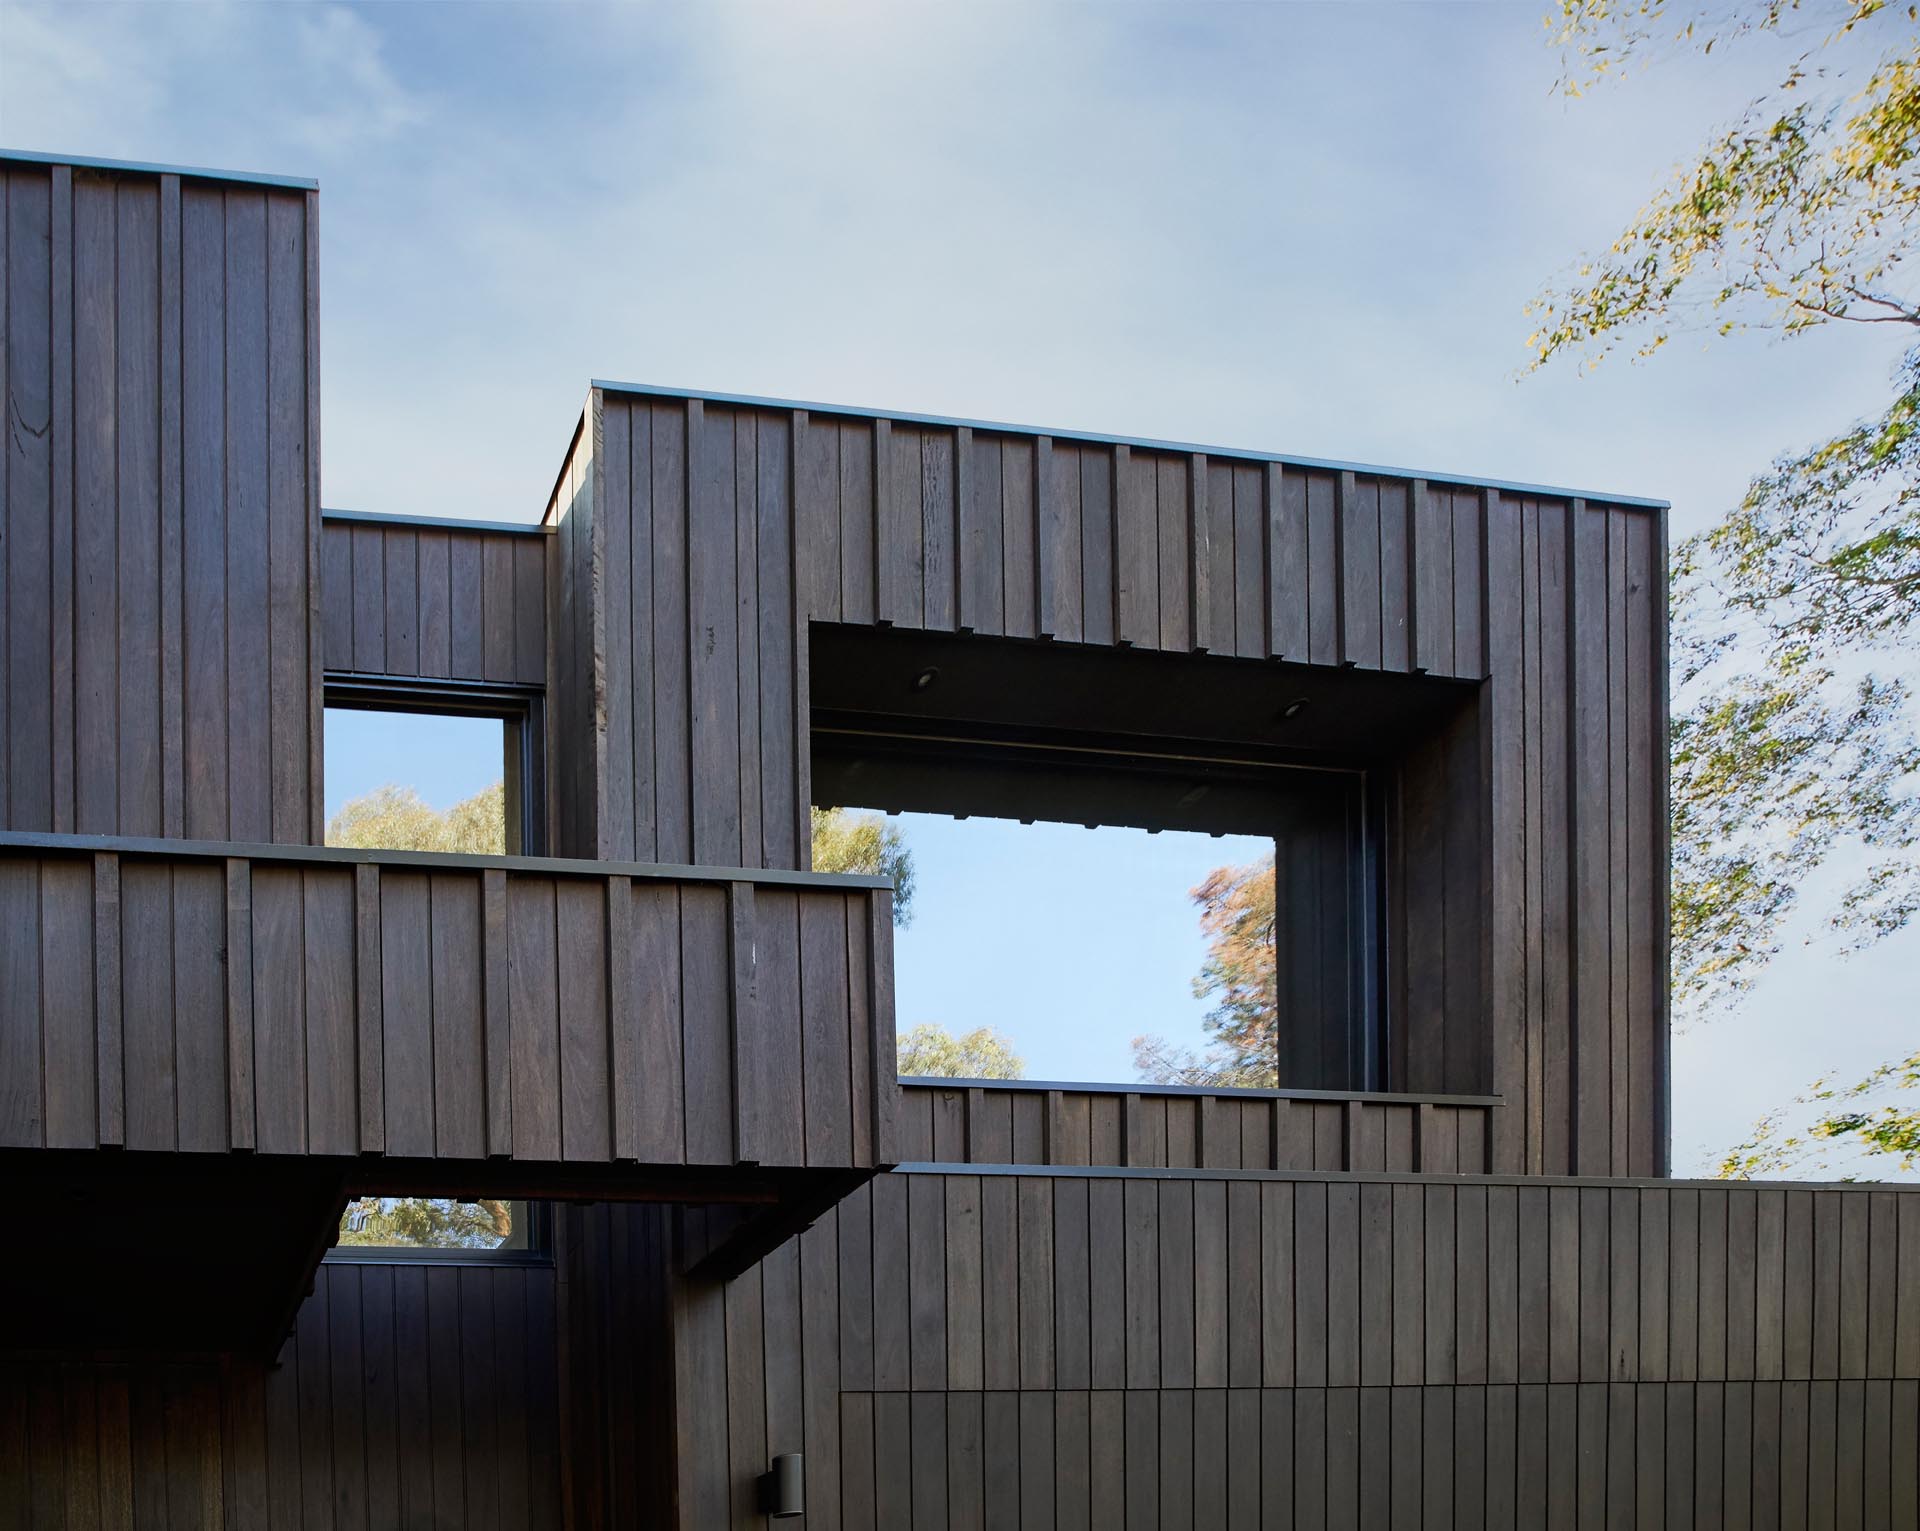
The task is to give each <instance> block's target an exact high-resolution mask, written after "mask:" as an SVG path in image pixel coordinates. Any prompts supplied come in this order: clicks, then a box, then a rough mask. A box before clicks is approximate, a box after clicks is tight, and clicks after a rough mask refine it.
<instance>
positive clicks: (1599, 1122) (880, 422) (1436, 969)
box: [548, 384, 1667, 1175]
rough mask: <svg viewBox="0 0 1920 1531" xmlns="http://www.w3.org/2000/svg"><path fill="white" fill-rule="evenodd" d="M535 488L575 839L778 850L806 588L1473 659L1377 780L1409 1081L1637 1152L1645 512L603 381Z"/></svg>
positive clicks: (1514, 1135) (1661, 1154) (1653, 1097)
mask: <svg viewBox="0 0 1920 1531" xmlns="http://www.w3.org/2000/svg"><path fill="white" fill-rule="evenodd" d="M548 519H549V522H550V523H552V524H554V525H556V527H557V528H558V531H559V544H560V546H559V548H557V549H556V556H555V558H554V559H553V565H554V583H555V629H556V631H555V639H554V645H553V647H554V651H555V653H556V655H557V656H561V657H559V658H557V659H556V665H555V670H556V678H557V680H558V681H559V682H560V692H561V698H560V708H561V710H562V715H563V717H564V718H565V719H566V721H565V722H564V723H562V724H560V725H559V726H558V727H557V728H556V738H562V739H566V740H569V741H588V740H590V741H591V743H590V746H586V747H573V748H569V749H565V750H563V751H562V757H563V762H564V763H563V764H562V766H561V769H562V770H563V771H569V772H572V773H574V775H573V776H572V777H570V779H569V780H568V781H567V782H566V783H565V785H564V786H563V787H562V788H561V790H562V792H563V793H564V794H565V797H564V799H563V800H564V801H568V802H570V803H572V804H573V805H575V806H573V807H571V808H569V809H568V810H567V811H568V813H569V815H570V816H571V817H572V819H573V822H572V823H571V824H570V825H569V826H568V827H567V830H566V833H565V838H564V839H563V843H562V848H563V849H564V850H567V851H571V852H572V853H574V854H581V855H598V856H603V857H620V858H634V859H639V860H660V861H671V862H680V861H690V862H696V863H710V864H724V865H745V866H762V865H765V866H783V867H793V866H799V865H803V864H804V862H805V859H806V856H807V853H808V847H807V834H806V832H805V826H806V822H807V814H806V810H807V807H808V804H809V799H810V793H809V785H808V769H809V761H808V757H809V747H808V743H807V715H806V705H807V702H806V699H807V695H808V680H807V665H808V659H807V647H808V645H807V624H808V622H809V621H810V620H820V621H831V622H842V623H853V624H863V623H887V624H891V625H894V626H898V627H903V628H918V629H925V630H935V631H955V630H964V631H972V632H975V633H980V634H983V635H1002V636H1012V637H1025V638H1053V639H1056V640H1058V641H1061V642H1073V643H1091V644H1106V645H1131V646H1134V647H1139V648H1143V649H1160V650H1165V651H1176V652H1197V651H1205V652H1207V653H1211V654H1216V655H1228V656H1234V657H1239V658H1243V659H1249V660H1267V659H1272V658H1281V659H1284V660H1287V661H1290V662H1296V663H1305V664H1314V665H1329V666H1348V667H1354V668H1360V669H1368V670H1376V671H1384V672H1394V671H1400V672H1410V671H1425V672H1426V673H1428V674H1430V675H1437V676H1445V677H1453V678H1458V679H1463V680H1468V681H1474V682H1478V683H1479V688H1480V689H1479V705H1478V706H1477V708H1475V709H1474V717H1473V718H1472V720H1471V722H1470V724H1468V725H1465V726H1464V727H1463V729H1462V730H1457V731H1456V733H1455V735H1453V736H1449V737H1448V738H1445V739H1442V740H1437V741H1435V742H1434V743H1433V745H1432V746H1431V748H1430V749H1429V750H1428V751H1427V752H1426V754H1427V755H1428V756H1429V757H1430V758H1428V759H1426V760H1424V761H1410V762H1409V763H1408V772H1407V780H1408V782H1409V783H1410V786H1409V788H1408V790H1407V791H1406V792H1404V793H1403V794H1402V796H1403V801H1402V802H1401V804H1400V805H1399V812H1400V814H1401V816H1402V823H1403V828H1404V831H1405V832H1404V835H1403V844H1404V852H1403V856H1404V862H1405V865H1404V876H1403V880H1402V881H1403V888H1404V889H1405V890H1407V891H1408V894H1409V897H1411V896H1412V895H1414V894H1416V893H1417V894H1418V895H1419V897H1420V899H1421V900H1422V901H1423V902H1422V905H1421V907H1420V910H1419V918H1418V920H1417V921H1413V922H1412V923H1410V925H1409V940H1408V942H1407V943H1406V947H1407V949H1406V950H1405V951H1404V952H1403V953H1400V954H1397V955H1396V961H1397V962H1399V963H1400V964H1401V966H1400V967H1399V969H1398V970H1397V971H1398V972H1399V973H1401V974H1402V975H1403V977H1402V981H1401V989H1400V992H1402V993H1403V994H1404V995H1405V996H1406V1003H1405V1004H1404V1005H1403V1007H1402V1008H1403V1012H1404V1015H1405V1019H1406V1022H1407V1025H1406V1028H1405V1046H1404V1049H1403V1058H1402V1065H1403V1067H1404V1069H1405V1087H1406V1088H1409V1089H1414V1090H1434V1091H1447V1090H1454V1091H1459V1090H1472V1089H1486V1088H1488V1087H1489V1086H1490V1087H1491V1089H1492V1091H1493V1092H1494V1093H1496V1094H1499V1095H1501V1096H1502V1097H1504V1098H1505V1100H1506V1101H1507V1103H1508V1104H1507V1107H1506V1108H1504V1109H1502V1110H1500V1111H1498V1112H1496V1113H1495V1118H1494V1120H1495V1125H1494V1163H1495V1167H1496V1168H1497V1169H1500V1170H1503V1171H1509V1172H1519V1171H1526V1172H1533V1173H1583V1174H1642V1175H1646V1174H1654V1173H1658V1172H1659V1171H1660V1170H1662V1169H1663V1168H1664V1166H1665V1163H1666V1136H1667V1133H1666V1116H1665V1113H1666V1101H1665V1088H1666V1087H1665V1067H1666V1064H1665V1036H1666V1015H1667V1012H1666V984H1665V970H1666V956H1665V953H1666V933H1665V922H1664V915H1663V913H1662V908H1663V903H1664V896H1665V885H1666V856H1667V849H1666V831H1665V771H1664V765H1663V762H1664V759H1665V740H1666V686H1665V681H1664V674H1665V665H1666V652H1665V622H1664V611H1665V582H1666V572H1665V571H1666V550H1665V520H1664V515H1663V513H1662V512H1661V511H1660V509H1659V508H1658V507H1649V506H1647V505H1644V504H1622V503H1611V504H1602V503H1599V502H1597V501H1583V500H1580V499H1577V498H1565V497H1555V496H1551V495H1546V494H1542V493H1540V492H1537V491H1521V490H1517V489H1511V488H1503V487H1499V486H1490V485H1485V484H1470V483H1460V482H1452V481H1448V482H1442V481H1439V480H1431V481H1430V480H1423V479H1419V478H1414V477H1408V476H1404V475H1399V474H1394V473H1389V472H1384V471H1374V470H1368V471H1355V470H1350V469H1341V468H1337V467H1330V466H1325V465H1318V464H1312V463H1292V462H1282V461H1276V460H1273V459H1271V458H1265V457H1253V456H1247V455H1233V454H1225V453H1218V452H1213V453H1206V452H1200V451H1195V450H1188V449H1175V448H1168V447H1163V446H1148V445H1145V444H1141V445H1132V444H1128V443H1124V442H1114V441H1110V440H1105V439H1087V438H1074V437H1068V436H1048V435H1043V434H1037V433H1034V432H1032V431H1028V430H1024V429H1020V428H1016V427H988V426H984V425H982V426H970V425H964V424H957V423H946V422H928V421H923V420H913V419H905V418H899V417H894V418H889V417H884V416H874V415H869V414H861V413H858V412H853V411H846V410H840V409H831V410H829V409H821V408H811V409H810V408H803V407H798V406H790V405H784V404H776V403H771V402H765V401H730V400H726V399H719V398H701V397H691V396H685V395H672V394H665V393H658V392H652V391H644V390H637V389H626V388H621V387H619V386H617V385H611V384H608V385H602V386H596V387H595V388H594V390H593V391H592V393H591V395H590V397H589V400H588V405H587V409H586V412H585V416H584V418H583V420H582V423H581V426H580V428H579V430H578V432H577V434H576V437H575V441H574V444H573V447H572V449H571V450H570V452H569V456H568V459H567V465H566V467H565V469H564V470H563V472H562V474H561V479H560V483H559V484H558V485H557V486H556V490H555V494H554V497H553V502H552V504H551V505H550V507H549V511H548ZM572 675H577V676H580V677H581V680H580V683H579V686H578V688H577V689H576V691H575V694H574V695H573V696H572V697H571V699H569V698H568V696H567V684H566V683H567V680H568V678H569V676H572ZM588 677H590V680H589V679H588ZM1416 788H1417V790H1416Z"/></svg>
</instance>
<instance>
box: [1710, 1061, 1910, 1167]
mask: <svg viewBox="0 0 1920 1531" xmlns="http://www.w3.org/2000/svg"><path fill="white" fill-rule="evenodd" d="M1914 1090H1920V1053H1914V1054H1912V1055H1911V1056H1909V1057H1905V1058H1898V1059H1895V1060H1894V1061H1893V1062H1891V1063H1883V1064H1881V1065H1880V1067H1878V1068H1876V1069H1875V1070H1873V1072H1872V1073H1870V1074H1868V1075H1867V1076H1866V1078H1864V1079H1861V1080H1857V1081H1855V1082H1854V1083H1853V1084H1850V1085H1841V1086H1836V1085H1834V1084H1833V1083H1832V1082H1831V1081H1830V1080H1826V1079H1817V1080H1815V1081H1814V1083H1813V1084H1812V1086H1811V1087H1810V1088H1809V1089H1808V1090H1807V1091H1806V1092H1805V1093H1804V1094H1802V1095H1800V1096H1798V1097H1797V1098H1796V1100H1795V1104H1796V1105H1799V1106H1812V1107H1814V1108H1816V1110H1815V1116H1814V1120H1813V1122H1812V1124H1811V1125H1809V1126H1807V1127H1804V1128H1801V1129H1798V1130H1795V1129H1794V1127H1793V1126H1792V1125H1791V1124H1792V1119H1793V1116H1794V1115H1795V1114H1797V1113H1793V1112H1790V1111H1789V1110H1788V1109H1786V1108H1782V1109H1781V1110H1778V1111H1773V1112H1770V1113H1769V1114H1768V1115H1766V1116H1764V1117H1762V1118H1761V1119H1760V1121H1759V1122H1758V1123H1757V1124H1756V1125H1755V1127H1754V1130H1753V1135H1752V1136H1751V1137H1750V1138H1749V1139H1748V1140H1747V1141H1746V1142H1744V1143H1741V1144H1739V1145H1738V1146H1737V1147H1735V1148H1733V1149H1732V1150H1731V1151H1730V1152H1729V1153H1728V1154H1727V1156H1726V1158H1725V1159H1723V1160H1722V1161H1721V1163H1720V1167H1719V1169H1718V1170H1717V1171H1716V1172H1715V1173H1716V1174H1718V1175H1719V1177H1720V1178H1721V1179H1723V1180H1761V1179H1781V1178H1787V1177H1805V1176H1809V1175H1815V1174H1821V1173H1823V1172H1830V1170H1831V1166H1832V1164H1833V1158H1834V1153H1835V1151H1836V1150H1852V1152H1853V1155H1854V1157H1855V1158H1856V1159H1859V1158H1866V1159H1877V1158H1884V1157H1892V1158H1893V1159H1894V1161H1895V1163H1896V1164H1897V1166H1898V1167H1899V1169H1900V1170H1901V1171H1902V1172H1907V1171H1911V1170H1912V1169H1914V1168H1915V1167H1916V1165H1920V1107H1915V1106H1913V1105H1911V1104H1903V1103H1902V1102H1901V1100H1900V1099H1899V1097H1901V1096H1903V1095H1905V1096H1907V1097H1908V1099H1909V1100H1910V1099H1911V1094H1910V1092H1912V1091H1914ZM1841 1178H1844V1179H1849V1180H1850V1179H1853V1178H1854V1177H1853V1176H1852V1175H1845V1176H1843V1177H1841Z"/></svg>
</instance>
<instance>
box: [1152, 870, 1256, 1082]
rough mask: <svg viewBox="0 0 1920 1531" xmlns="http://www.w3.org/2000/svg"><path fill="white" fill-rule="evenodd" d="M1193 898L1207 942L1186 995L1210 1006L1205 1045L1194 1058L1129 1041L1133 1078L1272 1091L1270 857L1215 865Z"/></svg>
mask: <svg viewBox="0 0 1920 1531" xmlns="http://www.w3.org/2000/svg"><path fill="white" fill-rule="evenodd" d="M1192 897H1193V901H1194V903H1195V904H1197V905H1198V906H1199V908H1200V929H1201V932H1202V933H1203V934H1204V935H1205V936H1206V938H1207V955H1206V959H1205V961H1204V962H1203V963H1202V965H1201V968H1200V974H1199V976H1198V977H1197V978H1195V979H1194V981H1193V992H1194V994H1195V995H1196V996H1198V997H1199V998H1201V999H1211V1000H1212V1001H1213V1008H1212V1009H1211V1010H1209V1011H1208V1012H1207V1015H1206V1018H1205V1020H1204V1021H1203V1023H1202V1024H1203V1025H1204V1026H1205V1028H1206V1032H1207V1036H1208V1039H1209V1040H1208V1045H1207V1047H1206V1049H1205V1050H1204V1051H1203V1052H1195V1051H1194V1050H1193V1049H1191V1048H1185V1047H1181V1046H1179V1045H1177V1044H1175V1043H1173V1042H1170V1041H1168V1040H1167V1039H1166V1038H1165V1037H1158V1036H1139V1037H1135V1038H1134V1039H1133V1066H1134V1072H1135V1073H1136V1074H1138V1075H1139V1077H1140V1078H1142V1079H1144V1080H1149V1081H1152V1082H1153V1083H1156V1084H1185V1085H1211V1086H1263V1085H1272V1084H1274V1083H1275V1082H1276V1081H1277V1078H1278V1060H1279V1056H1280V1053H1279V1044H1280V1011H1279V1002H1278V994H1279V985H1278V976H1279V975H1278V966H1277V961H1276V957H1275V944H1274V934H1275V931H1274V875H1273V857H1272V856H1271V855H1269V856H1266V857H1263V858H1262V859H1261V860H1259V861H1255V862H1250V863H1248V864H1247V865H1245V866H1224V867H1216V868H1215V869H1214V870H1213V871H1211V872H1209V873H1208V874H1207V876H1206V879H1205V880H1204V881H1203V882H1202V883H1201V884H1200V886H1199V887H1197V888H1195V889H1194V890H1193V894H1192Z"/></svg>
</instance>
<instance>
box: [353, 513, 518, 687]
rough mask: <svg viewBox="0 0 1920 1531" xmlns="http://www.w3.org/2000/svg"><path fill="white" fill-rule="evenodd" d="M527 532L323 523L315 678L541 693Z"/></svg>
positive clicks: (400, 523)
mask: <svg viewBox="0 0 1920 1531" xmlns="http://www.w3.org/2000/svg"><path fill="white" fill-rule="evenodd" d="M551 541H552V538H551V536H550V535H549V534H547V533H543V532H540V531H536V530H534V529H532V528H529V529H528V530H526V531H507V530H504V529H501V528H497V527H486V528H477V529H474V530H471V531H470V530H467V529H465V528H463V527H460V526H457V525H439V526H436V525H427V524H423V523H417V522H408V521H387V522H381V521H375V520H371V519H369V518H365V517H359V516H355V517H352V518H348V517H345V516H329V517H327V519H326V520H325V521H324V522H323V523H322V525H321V529H320V594H321V627H322V632H323V635H324V645H325V647H324V652H325V655H326V667H327V669H328V670H329V671H333V672H337V673H346V674H357V675H370V676H378V677H381V678H383V679H398V680H413V679H417V680H447V681H476V682H484V683H487V684H490V685H501V686H534V687H544V686H545V685H546V684H547V545H548V543H550V542H551Z"/></svg>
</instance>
